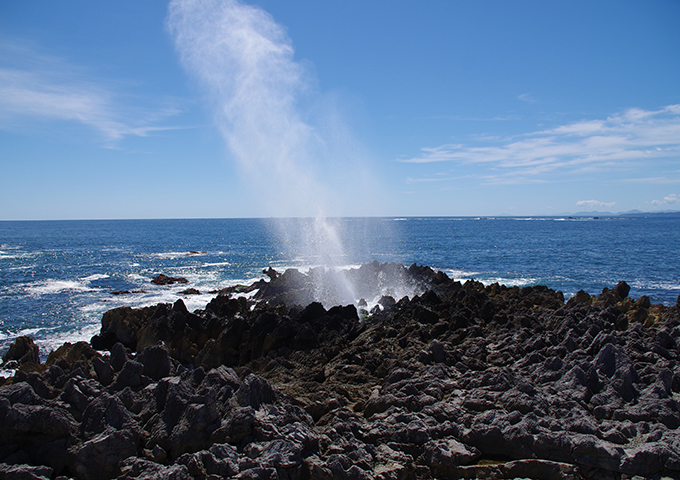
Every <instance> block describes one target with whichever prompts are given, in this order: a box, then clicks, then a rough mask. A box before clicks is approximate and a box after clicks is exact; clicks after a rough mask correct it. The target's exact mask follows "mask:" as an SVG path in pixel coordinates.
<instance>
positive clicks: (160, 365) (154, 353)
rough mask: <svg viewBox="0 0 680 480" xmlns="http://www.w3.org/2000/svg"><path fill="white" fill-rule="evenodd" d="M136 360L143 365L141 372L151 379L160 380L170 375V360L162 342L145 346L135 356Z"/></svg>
mask: <svg viewBox="0 0 680 480" xmlns="http://www.w3.org/2000/svg"><path fill="white" fill-rule="evenodd" d="M137 361H139V363H141V364H142V365H144V370H143V371H142V373H143V374H144V375H146V376H147V377H149V378H151V379H152V380H160V379H161V378H163V377H167V376H168V375H170V369H171V368H172V362H171V361H170V353H169V352H168V349H167V347H166V346H165V345H164V344H159V345H153V346H150V347H146V348H145V349H144V350H142V353H140V354H139V356H138V357H137Z"/></svg>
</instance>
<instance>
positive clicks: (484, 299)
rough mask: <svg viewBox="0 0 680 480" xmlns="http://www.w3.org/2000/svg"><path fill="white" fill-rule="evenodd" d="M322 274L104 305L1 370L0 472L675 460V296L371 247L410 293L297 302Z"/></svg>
mask: <svg viewBox="0 0 680 480" xmlns="http://www.w3.org/2000/svg"><path fill="white" fill-rule="evenodd" d="M317 274H318V273H314V272H312V273H310V274H302V273H300V272H294V271H288V272H285V273H283V274H278V273H277V272H273V271H272V272H269V271H268V273H267V276H268V277H269V278H270V282H264V281H260V282H257V283H256V284H254V286H251V287H247V288H250V291H253V290H257V293H256V294H255V296H256V300H255V301H251V300H246V299H245V298H243V297H240V298H234V297H232V295H234V294H236V293H238V292H237V291H236V290H235V289H231V290H227V291H223V292H222V293H220V294H219V295H218V296H217V297H215V298H214V299H213V300H212V301H211V302H210V303H209V304H208V305H207V307H206V308H205V310H201V311H196V312H193V313H191V312H189V311H187V309H186V307H185V306H184V304H183V303H182V301H181V300H180V301H177V302H176V303H175V304H174V305H170V304H159V305H157V306H154V307H146V308H143V309H130V308H122V309H114V310H111V311H109V312H107V313H106V314H105V315H104V317H103V319H102V329H101V332H100V334H99V335H98V336H96V337H94V338H93V339H92V342H91V343H92V345H91V346H90V345H88V344H86V343H82V344H75V345H70V344H66V345H64V346H63V347H61V348H60V349H59V350H57V351H56V352H53V354H51V355H50V357H49V358H48V361H47V362H46V365H45V366H41V367H43V368H41V369H35V371H23V370H19V371H18V372H17V374H16V376H15V377H14V378H12V379H10V380H9V381H8V382H7V383H6V384H5V385H4V386H1V387H0V462H1V463H0V478H41V479H43V478H55V477H56V476H59V475H65V476H69V477H75V478H82V479H93V478H116V477H117V478H124V479H132V478H158V479H161V478H163V479H190V478H199V479H208V478H211V479H212V478H220V477H235V478H241V479H291V480H297V479H300V480H302V479H319V480H322V479H324V480H326V479H343V480H344V479H347V480H349V479H381V480H382V479H384V480H406V479H414V478H499V479H500V478H541V479H579V478H593V479H595V478H598V479H599V478H613V479H618V478H631V477H633V476H635V475H637V476H639V477H642V478H659V477H661V476H668V477H672V478H679V477H680V433H678V427H680V403H679V400H680V396H679V393H680V368H679V366H678V361H679V360H680V350H679V347H678V342H679V341H680V311H679V309H678V306H677V305H676V306H673V307H664V306H661V305H651V304H650V302H649V299H645V297H642V298H641V299H637V300H633V299H630V298H628V297H627V295H628V291H629V288H628V286H627V285H626V284H625V283H623V282H622V283H619V284H618V285H616V286H615V287H614V288H612V289H605V290H604V291H603V292H602V294H601V295H599V296H591V295H589V294H587V293H585V292H579V293H578V294H577V295H575V296H574V297H573V298H571V299H570V300H569V301H568V302H566V304H565V302H564V298H563V297H562V294H561V293H560V292H555V291H553V290H550V289H548V288H546V287H541V286H536V287H525V288H521V289H520V288H517V287H513V288H507V287H504V286H501V285H497V284H494V285H489V286H486V287H485V286H484V285H482V284H480V283H477V282H474V281H468V282H466V283H465V284H460V283H458V282H453V281H451V280H450V279H448V278H447V277H446V276H445V275H444V274H442V273H441V272H434V271H432V270H431V269H429V268H427V267H419V266H415V265H414V266H411V267H410V268H405V267H402V266H399V265H395V264H385V265H381V264H377V263H373V264H368V265H367V266H362V267H361V269H357V271H355V272H352V273H351V274H350V275H352V276H353V277H352V278H353V282H354V283H355V285H357V284H358V283H357V282H364V283H365V285H364V289H365V290H364V291H374V292H380V291H384V287H385V286H386V285H387V284H388V283H387V279H389V277H390V276H393V277H394V278H395V279H397V283H398V284H399V285H401V286H404V285H410V287H412V288H413V289H414V291H416V292H419V294H418V295H416V296H414V297H413V298H410V299H409V298H401V299H398V300H397V299H394V298H392V297H388V296H386V297H383V298H382V299H381V300H380V302H379V305H380V307H375V308H373V309H372V310H371V311H370V312H367V311H366V310H363V309H360V310H357V308H356V307H355V306H354V305H349V306H336V307H332V308H328V309H327V308H325V307H324V306H323V305H322V304H320V303H314V302H311V303H307V304H305V305H304V306H300V305H298V304H295V303H290V302H292V300H291V299H296V298H297V299H299V298H309V297H308V295H309V294H310V293H309V291H308V289H309V288H311V285H312V284H313V283H312V282H311V280H310V277H312V276H314V275H317ZM371 282H379V283H380V282H382V284H381V285H380V288H378V287H374V286H372V284H371ZM291 289H292V290H294V292H293V293H291V291H290V290H291ZM397 290H398V289H395V291H397ZM22 342H24V341H23V340H22ZM92 347H94V348H92ZM95 349H96V350H102V349H105V350H108V351H109V352H110V354H108V355H102V354H101V353H99V352H97V351H96V350H95Z"/></svg>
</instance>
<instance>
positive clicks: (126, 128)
mask: <svg viewBox="0 0 680 480" xmlns="http://www.w3.org/2000/svg"><path fill="white" fill-rule="evenodd" d="M0 62H1V64H2V66H0V128H2V129H15V128H20V126H21V125H23V124H25V122H26V121H27V120H28V121H36V120H38V121H48V122H54V121H65V122H77V123H80V124H83V125H86V126H88V127H90V128H92V129H94V130H95V131H97V132H99V133H100V134H101V135H102V136H103V138H104V139H105V140H106V141H115V140H120V139H121V138H123V137H125V136H128V135H134V136H147V135H149V134H150V133H151V132H154V131H158V130H166V129H169V128H176V127H161V126H158V125H153V123H154V122H156V121H158V120H159V119H161V118H165V117H168V116H170V115H174V114H176V113H177V109H175V108H167V107H166V108H158V109H155V110H150V109H149V110H145V109H142V108H140V107H138V106H133V105H131V103H132V102H131V101H130V100H129V99H125V95H123V94H121V93H119V92H118V90H117V89H116V88H115V86H114V83H113V82H111V81H105V80H102V79H99V78H96V76H95V75H93V74H92V73H91V72H89V71H88V70H87V69H85V68H83V67H81V66H78V65H73V64H71V63H69V62H67V61H65V60H62V59H60V58H56V57H53V56H49V55H45V54H42V53H40V52H38V51H37V50H36V49H35V48H33V47H32V46H29V45H27V44H25V43H22V42H21V41H18V40H16V39H8V38H6V37H3V38H2V41H0ZM126 100H127V101H126Z"/></svg>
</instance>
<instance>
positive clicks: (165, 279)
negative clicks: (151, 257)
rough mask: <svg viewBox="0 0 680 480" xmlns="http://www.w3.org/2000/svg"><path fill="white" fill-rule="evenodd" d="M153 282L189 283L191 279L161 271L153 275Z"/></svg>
mask: <svg viewBox="0 0 680 480" xmlns="http://www.w3.org/2000/svg"><path fill="white" fill-rule="evenodd" d="M151 283H154V284H156V285H174V284H175V283H189V280H187V279H186V278H183V277H168V276H167V275H164V274H162V273H161V274H160V275H157V276H155V277H153V278H152V279H151Z"/></svg>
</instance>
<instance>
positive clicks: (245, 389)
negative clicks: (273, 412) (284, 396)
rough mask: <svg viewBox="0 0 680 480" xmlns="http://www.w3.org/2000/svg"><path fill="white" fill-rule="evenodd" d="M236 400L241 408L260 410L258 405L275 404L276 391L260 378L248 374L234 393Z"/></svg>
mask: <svg viewBox="0 0 680 480" xmlns="http://www.w3.org/2000/svg"><path fill="white" fill-rule="evenodd" d="M236 399H237V401H238V403H239V405H241V406H243V407H253V408H255V409H258V408H260V405H264V404H270V403H274V402H276V399H277V393H276V389H275V388H274V387H273V386H272V385H271V383H269V382H268V381H267V380H265V379H264V378H262V377H258V376H257V375H253V374H250V375H248V376H247V377H246V379H245V380H244V381H243V383H242V384H241V386H240V387H239V389H238V390H237V391H236Z"/></svg>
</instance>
